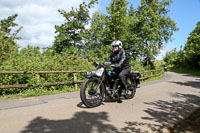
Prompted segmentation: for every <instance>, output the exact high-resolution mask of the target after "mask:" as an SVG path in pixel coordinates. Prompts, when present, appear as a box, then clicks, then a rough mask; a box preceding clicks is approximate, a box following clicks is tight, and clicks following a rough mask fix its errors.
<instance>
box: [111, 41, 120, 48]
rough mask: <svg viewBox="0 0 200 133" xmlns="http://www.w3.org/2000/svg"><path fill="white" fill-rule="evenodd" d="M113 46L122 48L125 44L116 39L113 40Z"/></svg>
mask: <svg viewBox="0 0 200 133" xmlns="http://www.w3.org/2000/svg"><path fill="white" fill-rule="evenodd" d="M111 46H112V47H113V46H119V48H120V49H121V48H122V46H123V44H122V42H121V41H120V40H115V41H113V42H112V43H111Z"/></svg>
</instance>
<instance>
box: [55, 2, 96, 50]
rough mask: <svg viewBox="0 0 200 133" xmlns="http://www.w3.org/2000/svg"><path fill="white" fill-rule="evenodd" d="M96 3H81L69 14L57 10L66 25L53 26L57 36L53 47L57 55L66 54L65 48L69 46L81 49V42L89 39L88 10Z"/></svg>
mask: <svg viewBox="0 0 200 133" xmlns="http://www.w3.org/2000/svg"><path fill="white" fill-rule="evenodd" d="M96 2H97V1H96V0H92V1H91V2H90V3H89V4H86V3H85V2H83V3H82V4H80V5H79V8H78V9H77V8H76V9H74V8H72V10H71V11H70V12H69V13H67V12H65V11H64V10H58V11H59V13H60V14H61V15H63V17H64V18H65V21H66V23H64V24H62V25H61V26H57V25H56V26H55V29H56V33H58V35H57V36H56V37H55V41H54V46H53V47H54V49H55V51H56V52H57V53H61V52H66V51H67V48H69V47H71V46H73V47H78V48H81V46H82V45H83V41H84V40H85V39H87V38H89V37H88V34H87V29H86V25H87V24H88V21H89V19H90V16H89V9H90V8H91V7H92V5H94V4H95V3H96Z"/></svg>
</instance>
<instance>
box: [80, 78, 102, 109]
mask: <svg viewBox="0 0 200 133" xmlns="http://www.w3.org/2000/svg"><path fill="white" fill-rule="evenodd" d="M103 96H104V86H103V84H102V83H101V81H100V80H99V79H98V78H96V77H93V78H90V79H86V80H85V81H84V82H83V84H82V86H81V90H80V97H81V101H82V103H83V104H85V106H87V107H89V108H93V107H97V106H99V105H101V103H102V101H103Z"/></svg>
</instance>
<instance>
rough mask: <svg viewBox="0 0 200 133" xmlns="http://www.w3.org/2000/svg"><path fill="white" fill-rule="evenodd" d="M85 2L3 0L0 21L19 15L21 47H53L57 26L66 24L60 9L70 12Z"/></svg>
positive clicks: (0, 2) (67, 0) (65, 0)
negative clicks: (21, 27)
mask: <svg viewBox="0 0 200 133" xmlns="http://www.w3.org/2000/svg"><path fill="white" fill-rule="evenodd" d="M82 1H83V0H1V1H0V19H3V18H7V17H8V16H11V15H13V14H15V13H17V14H18V17H17V19H16V21H15V22H16V23H17V24H18V25H19V26H23V29H22V30H21V31H20V33H19V35H18V36H20V37H21V38H22V39H21V40H19V41H18V43H19V44H20V46H21V47H26V46H27V45H28V44H30V45H33V46H40V47H41V48H43V47H47V46H50V45H52V42H53V40H54V36H55V33H54V32H55V28H54V26H55V25H60V24H61V23H64V18H63V16H62V15H61V14H60V13H59V12H58V9H63V10H65V11H70V10H71V8H72V7H78V6H79V4H81V3H82Z"/></svg>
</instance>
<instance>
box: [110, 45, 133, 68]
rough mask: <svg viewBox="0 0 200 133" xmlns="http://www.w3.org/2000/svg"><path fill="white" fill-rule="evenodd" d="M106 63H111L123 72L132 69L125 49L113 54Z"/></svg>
mask: <svg viewBox="0 0 200 133" xmlns="http://www.w3.org/2000/svg"><path fill="white" fill-rule="evenodd" d="M106 61H110V62H111V63H112V64H114V65H115V66H116V70H117V71H121V70H124V69H127V68H129V67H130V64H129V61H128V58H127V56H126V53H125V51H124V50H123V49H120V50H119V51H114V52H112V53H111V55H110V57H109V58H108V59H107V60H106Z"/></svg>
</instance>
